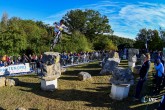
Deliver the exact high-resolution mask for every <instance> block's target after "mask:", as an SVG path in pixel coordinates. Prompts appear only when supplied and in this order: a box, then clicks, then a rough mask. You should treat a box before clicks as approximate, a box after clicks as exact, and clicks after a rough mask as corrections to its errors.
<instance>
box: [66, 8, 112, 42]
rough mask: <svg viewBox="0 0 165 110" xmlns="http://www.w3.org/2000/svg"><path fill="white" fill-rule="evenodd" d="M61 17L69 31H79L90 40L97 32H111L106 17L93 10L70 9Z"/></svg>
mask: <svg viewBox="0 0 165 110" xmlns="http://www.w3.org/2000/svg"><path fill="white" fill-rule="evenodd" d="M63 19H64V20H65V22H66V24H67V25H68V27H69V28H70V30H71V31H75V30H78V31H80V32H81V33H83V34H84V35H85V36H87V38H88V39H89V40H90V41H92V40H93V39H94V38H95V36H97V35H98V34H103V33H105V32H106V33H108V32H109V33H112V29H111V26H110V25H109V20H108V18H107V17H106V16H102V15H101V14H100V13H99V12H98V11H95V10H85V11H82V10H79V9H77V10H71V11H69V12H67V14H65V16H64V17H63Z"/></svg>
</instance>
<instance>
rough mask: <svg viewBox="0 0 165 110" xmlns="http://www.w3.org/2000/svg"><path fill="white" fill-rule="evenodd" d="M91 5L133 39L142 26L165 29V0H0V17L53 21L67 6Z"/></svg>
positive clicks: (112, 24)
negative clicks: (6, 14)
mask: <svg viewBox="0 0 165 110" xmlns="http://www.w3.org/2000/svg"><path fill="white" fill-rule="evenodd" d="M74 9H94V10H97V11H99V12H100V13H101V14H102V15H106V16H107V17H108V18H109V24H110V25H111V27H112V29H113V30H114V34H115V35H118V36H122V37H128V38H132V39H134V38H135V37H136V35H137V33H138V31H139V29H142V28H147V29H149V28H151V29H159V27H162V28H164V29H165V0H138V1H135V0H58V1H57V0H33V1H32V0H31V1H30V0H0V17H1V16H2V14H3V12H7V13H8V15H9V18H10V17H13V16H16V17H20V18H22V19H32V20H41V21H43V22H45V23H46V24H50V25H52V24H53V22H54V21H58V20H60V19H61V18H62V16H64V15H65V14H66V12H67V11H69V10H74Z"/></svg>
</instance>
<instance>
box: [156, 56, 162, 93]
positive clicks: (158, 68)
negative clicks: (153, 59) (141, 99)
mask: <svg viewBox="0 0 165 110" xmlns="http://www.w3.org/2000/svg"><path fill="white" fill-rule="evenodd" d="M155 70H156V76H155V79H156V87H155V90H154V93H159V92H160V89H161V83H162V79H163V73H164V66H163V64H162V62H161V60H160V59H159V58H158V59H157V63H156V64H155Z"/></svg>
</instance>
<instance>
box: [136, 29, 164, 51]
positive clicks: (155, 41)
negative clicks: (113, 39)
mask: <svg viewBox="0 0 165 110" xmlns="http://www.w3.org/2000/svg"><path fill="white" fill-rule="evenodd" d="M146 43H147V44H148V49H149V50H161V48H162V41H161V38H160V36H159V32H158V31H157V30H151V29H148V30H147V29H141V30H139V33H138V34H137V37H136V42H135V45H134V46H135V47H136V48H139V49H145V44H146Z"/></svg>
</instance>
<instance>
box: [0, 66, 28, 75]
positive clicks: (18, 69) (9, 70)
mask: <svg viewBox="0 0 165 110" xmlns="http://www.w3.org/2000/svg"><path fill="white" fill-rule="evenodd" d="M22 72H30V66H29V63H25V64H18V65H10V66H6V67H5V66H3V67H0V75H10V74H14V73H22Z"/></svg>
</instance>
